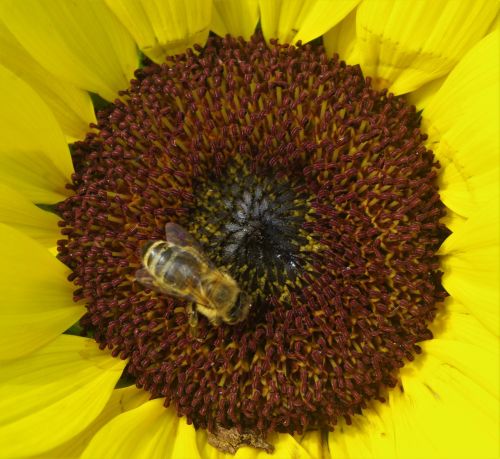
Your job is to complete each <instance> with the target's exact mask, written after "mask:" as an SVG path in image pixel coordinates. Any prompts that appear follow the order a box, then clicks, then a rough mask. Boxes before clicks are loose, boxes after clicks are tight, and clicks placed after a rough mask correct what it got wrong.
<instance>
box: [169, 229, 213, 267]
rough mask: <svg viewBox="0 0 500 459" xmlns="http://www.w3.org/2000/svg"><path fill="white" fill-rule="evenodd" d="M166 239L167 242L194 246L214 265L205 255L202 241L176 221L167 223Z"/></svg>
mask: <svg viewBox="0 0 500 459" xmlns="http://www.w3.org/2000/svg"><path fill="white" fill-rule="evenodd" d="M165 239H166V241H167V242H171V243H172V244H175V245H178V246H180V247H192V248H193V249H195V250H196V251H197V252H198V255H199V256H200V257H201V258H203V260H204V261H205V262H206V263H207V264H208V265H209V266H211V267H213V263H212V262H211V261H210V260H209V259H208V257H207V256H206V255H205V252H204V251H203V247H202V246H201V245H200V243H199V242H198V241H197V240H196V239H195V238H194V237H193V236H191V234H189V233H188V232H187V230H186V229H185V228H183V227H182V226H181V225H178V224H177V223H174V222H168V223H167V224H166V225H165Z"/></svg>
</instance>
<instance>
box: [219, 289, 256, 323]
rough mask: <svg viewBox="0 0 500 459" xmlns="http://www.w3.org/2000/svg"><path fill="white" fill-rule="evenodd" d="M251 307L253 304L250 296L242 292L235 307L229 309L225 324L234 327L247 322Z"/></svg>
mask: <svg viewBox="0 0 500 459" xmlns="http://www.w3.org/2000/svg"><path fill="white" fill-rule="evenodd" d="M251 307H252V302H251V299H250V296H249V295H247V294H246V293H245V292H242V291H241V290H240V291H239V293H238V296H237V297H236V301H235V302H234V305H233V306H232V307H231V309H229V312H228V314H227V317H226V318H225V322H226V323H228V324H230V325H233V324H236V323H238V322H241V321H242V320H245V319H246V317H247V316H248V312H249V311H250V308H251Z"/></svg>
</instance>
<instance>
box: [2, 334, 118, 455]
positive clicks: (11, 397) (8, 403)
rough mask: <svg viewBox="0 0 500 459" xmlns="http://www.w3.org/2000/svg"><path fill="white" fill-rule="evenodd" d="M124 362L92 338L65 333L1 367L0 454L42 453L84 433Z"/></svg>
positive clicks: (101, 405) (114, 382)
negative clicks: (111, 354) (100, 348)
mask: <svg viewBox="0 0 500 459" xmlns="http://www.w3.org/2000/svg"><path fill="white" fill-rule="evenodd" d="M125 363H126V362H124V361H122V360H119V359H115V358H113V357H111V356H110V355H109V354H108V353H106V352H104V351H101V350H99V348H98V346H97V344H96V343H95V342H94V341H93V340H91V339H87V338H80V337H76V336H68V335H61V336H59V337H58V338H57V339H56V340H54V341H53V342H51V343H50V344H48V345H47V346H45V347H43V348H41V349H39V350H38V351H37V352H35V353H34V354H31V355H30V356H27V357H24V358H23V359H19V360H16V361H13V362H10V363H8V364H5V363H4V364H3V365H2V368H1V369H0V437H1V438H2V448H1V449H0V456H1V457H3V458H9V459H13V458H17V457H26V456H30V455H33V454H37V453H41V452H43V451H46V450H49V449H51V448H53V447H54V446H56V445H60V444H61V443H63V442H65V441H67V440H69V439H70V438H72V437H74V436H75V435H77V434H78V433H79V432H81V431H83V430H84V429H85V428H86V427H87V426H88V425H89V424H90V423H91V422H92V421H93V420H94V419H95V418H96V417H97V415H98V414H99V413H100V412H101V411H102V409H103V408H104V406H105V405H106V403H107V401H108V399H109V397H110V396H111V394H112V392H113V387H114V386H115V384H116V382H117V381H118V379H119V378H120V375H121V372H122V370H123V368H124V367H125ZM103 457H104V456H103Z"/></svg>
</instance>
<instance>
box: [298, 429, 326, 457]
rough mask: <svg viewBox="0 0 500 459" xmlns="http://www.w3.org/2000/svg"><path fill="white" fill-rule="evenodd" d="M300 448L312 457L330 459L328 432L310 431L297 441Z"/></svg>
mask: <svg viewBox="0 0 500 459" xmlns="http://www.w3.org/2000/svg"><path fill="white" fill-rule="evenodd" d="M297 441H298V442H299V443H300V446H301V447H302V448H304V450H306V451H307V453H308V454H309V456H310V457H312V458H318V459H330V457H331V456H330V452H329V451H328V433H327V432H326V431H318V430H313V431H308V432H306V433H305V434H304V435H302V436H301V437H300V438H298V439H297Z"/></svg>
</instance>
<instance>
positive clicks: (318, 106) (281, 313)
mask: <svg viewBox="0 0 500 459" xmlns="http://www.w3.org/2000/svg"><path fill="white" fill-rule="evenodd" d="M97 118H98V122H97V125H94V126H92V128H93V130H92V131H91V132H90V133H89V134H88V135H87V137H86V139H85V140H84V141H82V142H77V143H75V144H74V145H73V146H72V157H73V163H74V167H75V174H74V176H73V182H72V184H71V185H70V186H71V189H72V190H73V191H74V195H73V196H71V197H69V198H68V199H67V200H66V201H64V202H62V203H59V204H58V207H57V209H58V212H59V214H60V216H61V219H62V222H61V227H62V229H61V231H62V234H63V235H64V236H65V239H63V240H61V241H59V243H58V246H59V247H58V249H59V257H60V259H61V261H63V262H64V263H65V264H67V265H68V266H69V267H70V268H71V269H72V274H71V276H70V280H72V281H73V282H74V283H75V285H76V290H75V295H74V296H75V300H78V301H79V300H84V301H85V303H86V307H87V313H86V315H85V316H84V317H83V318H82V320H81V325H82V327H83V329H84V331H85V333H86V334H87V335H89V336H93V337H94V338H95V340H96V341H97V342H98V343H99V345H100V347H101V348H102V349H104V348H108V349H110V350H111V352H112V354H113V355H114V356H116V357H119V358H122V359H128V365H127V368H126V373H127V375H128V377H129V378H131V379H132V380H133V381H134V382H135V384H136V385H137V386H138V387H139V388H144V389H145V390H147V391H149V392H150V393H151V395H152V396H153V397H162V398H164V399H165V406H173V407H174V408H175V409H176V410H177V413H178V414H179V415H182V416H186V417H187V419H188V422H190V423H193V424H194V425H195V426H196V427H197V428H207V429H208V430H209V431H214V430H216V429H217V428H218V427H221V428H224V429H237V430H238V431H239V432H240V433H241V432H248V431H252V432H258V433H259V434H260V435H262V436H263V437H265V436H266V435H267V434H268V433H270V432H273V431H278V432H288V433H301V432H303V431H305V430H309V429H330V430H331V429H333V428H334V426H335V424H336V423H337V422H338V421H339V420H340V419H341V418H344V419H346V420H347V422H348V423H349V422H350V419H351V417H352V416H353V415H355V414H359V413H361V412H362V409H363V408H365V407H366V406H367V404H368V403H369V401H370V400H374V399H376V400H382V401H383V400H384V396H385V395H384V394H385V393H386V391H387V389H388V388H391V387H394V386H396V384H397V382H398V370H399V369H400V368H401V367H402V366H403V365H404V364H405V362H406V361H409V360H413V359H414V356H415V354H418V353H420V352H421V349H420V347H419V345H418V343H419V342H421V341H423V340H428V339H431V338H432V334H431V332H430V331H429V329H428V325H429V324H430V323H431V322H432V320H433V319H434V317H435V314H436V304H437V303H438V302H440V301H442V300H443V299H444V297H445V296H446V293H445V291H444V290H443V288H442V287H441V284H440V278H441V273H440V271H439V261H438V258H437V256H436V250H437V249H438V247H439V245H440V244H441V242H442V241H443V240H444V238H445V236H446V234H447V230H446V228H445V226H444V225H443V224H441V223H440V221H439V220H440V218H441V217H443V215H444V206H443V205H442V204H441V202H440V198H439V195H438V189H437V184H436V177H437V170H438V168H439V164H438V163H437V162H436V160H435V159H434V156H433V154H432V152H431V151H429V150H427V149H426V148H425V146H424V145H423V142H424V141H425V139H426V135H425V134H423V133H422V132H421V131H420V130H419V120H420V118H419V114H418V113H416V111H415V108H414V107H413V106H409V105H408V104H407V103H406V102H405V100H404V98H402V97H395V96H393V95H392V94H388V93H387V91H385V90H384V91H377V90H375V89H373V88H372V87H371V85H370V79H369V78H365V77H364V76H363V74H362V72H361V69H360V68H359V66H348V65H346V64H345V63H344V62H342V61H340V60H339V59H338V57H337V56H334V57H333V58H329V57H328V56H327V55H326V53H325V52H324V50H323V48H322V47H321V46H320V45H305V46H303V45H300V44H298V45H297V46H291V45H279V44H277V43H276V42H272V43H271V44H266V43H265V42H264V40H263V39H262V38H261V37H260V36H258V35H256V36H254V37H253V38H252V39H251V40H250V41H249V42H246V41H244V40H242V39H235V38H231V37H226V38H224V39H221V38H215V37H214V38H210V39H209V41H208V43H207V45H206V46H205V47H203V48H202V47H196V49H195V50H188V51H187V52H186V53H185V54H182V55H178V56H175V57H170V58H168V59H167V61H166V62H165V63H164V64H162V65H156V64H148V65H147V66H145V67H144V68H141V69H139V70H137V71H136V79H134V80H132V82H131V85H130V88H129V89H128V90H126V91H123V92H122V93H120V99H117V100H116V101H115V102H114V104H112V105H110V106H108V107H106V108H105V109H103V110H101V111H100V112H99V113H98V117H97ZM169 222H174V223H177V224H178V225H180V226H182V227H183V228H185V229H186V231H188V232H189V233H190V234H191V235H192V236H193V237H194V238H196V239H197V241H198V242H199V244H200V246H201V247H202V249H203V252H204V253H205V254H206V256H207V257H208V258H209V259H210V261H211V263H213V265H214V266H216V267H218V268H220V269H221V270H224V271H225V272H227V273H229V274H230V275H231V276H232V277H233V279H234V280H235V281H236V282H237V283H238V286H239V287H240V288H241V290H242V291H244V292H246V293H247V294H248V295H249V296H250V297H251V298H252V307H251V309H250V311H249V313H248V316H247V317H246V318H245V319H244V320H242V321H240V322H238V323H236V324H233V325H230V324H228V323H221V324H220V325H219V326H216V325H214V324H212V323H211V322H210V321H209V320H208V319H207V318H206V317H205V316H203V315H200V316H199V321H198V325H197V333H196V335H195V334H193V333H192V327H191V325H190V323H189V315H188V308H187V305H188V301H187V300H186V299H183V298H182V297H178V296H172V295H168V294H165V293H162V292H159V291H157V290H155V289H154V288H153V289H149V288H147V287H145V286H144V285H142V284H141V283H140V282H138V281H137V279H136V272H137V270H138V269H140V268H141V247H143V246H144V244H146V243H147V241H155V240H164V239H165V224H167V223H169Z"/></svg>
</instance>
